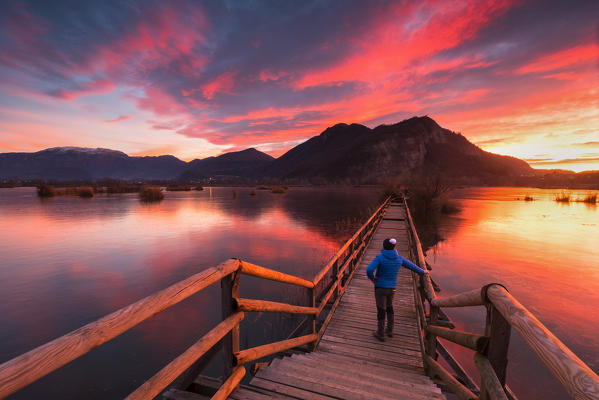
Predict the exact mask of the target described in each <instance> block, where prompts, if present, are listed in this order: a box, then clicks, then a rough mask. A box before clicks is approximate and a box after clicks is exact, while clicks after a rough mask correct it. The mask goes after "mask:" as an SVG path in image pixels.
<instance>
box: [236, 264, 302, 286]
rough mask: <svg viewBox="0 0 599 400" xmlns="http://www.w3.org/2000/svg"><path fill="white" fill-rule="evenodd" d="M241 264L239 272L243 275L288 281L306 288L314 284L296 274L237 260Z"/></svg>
mask: <svg viewBox="0 0 599 400" xmlns="http://www.w3.org/2000/svg"><path fill="white" fill-rule="evenodd" d="M239 262H240V264H241V273H242V274H245V275H252V276H257V277H259V278H264V279H269V280H271V281H277V282H282V283H289V284H291V285H296V286H303V287H307V288H313V287H314V284H313V283H312V282H310V281H307V280H305V279H302V278H298V277H297V276H293V275H289V274H284V273H282V272H279V271H275V270H273V269H269V268H264V267H261V266H259V265H255V264H252V263H249V262H246V261H242V260H240V261H239Z"/></svg>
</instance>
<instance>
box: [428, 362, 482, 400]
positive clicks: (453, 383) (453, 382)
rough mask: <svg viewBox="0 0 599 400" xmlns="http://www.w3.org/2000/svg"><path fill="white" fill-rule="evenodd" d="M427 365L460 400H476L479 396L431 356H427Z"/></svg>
mask: <svg viewBox="0 0 599 400" xmlns="http://www.w3.org/2000/svg"><path fill="white" fill-rule="evenodd" d="M425 362H426V365H427V366H428V367H429V368H430V369H431V370H432V371H433V372H434V373H435V374H436V375H437V376H439V378H441V380H442V381H443V383H445V384H446V385H447V386H449V388H450V389H451V391H452V392H453V393H455V395H456V396H458V397H459V398H460V400H475V399H477V398H478V397H477V396H476V395H475V394H474V393H472V392H471V391H470V390H468V388H467V387H466V386H464V385H462V384H461V383H460V382H459V381H458V380H457V379H456V378H454V376H453V375H452V374H451V373H450V372H449V371H447V370H446V369H445V368H443V366H442V365H441V364H439V363H438V362H437V361H436V360H435V359H433V358H432V357H430V356H426V357H425Z"/></svg>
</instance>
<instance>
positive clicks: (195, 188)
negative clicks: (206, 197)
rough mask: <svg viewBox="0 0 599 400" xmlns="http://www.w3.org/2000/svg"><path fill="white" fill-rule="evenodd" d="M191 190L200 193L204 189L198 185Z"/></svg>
mask: <svg viewBox="0 0 599 400" xmlns="http://www.w3.org/2000/svg"><path fill="white" fill-rule="evenodd" d="M193 190H197V191H202V190H204V188H203V187H202V186H199V185H198V186H196V187H194V188H193Z"/></svg>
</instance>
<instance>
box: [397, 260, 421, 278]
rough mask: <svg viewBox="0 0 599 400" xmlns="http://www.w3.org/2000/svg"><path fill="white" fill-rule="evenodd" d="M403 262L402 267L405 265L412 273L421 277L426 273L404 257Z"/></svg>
mask: <svg viewBox="0 0 599 400" xmlns="http://www.w3.org/2000/svg"><path fill="white" fill-rule="evenodd" d="M401 260H402V261H401V265H403V266H404V267H406V268H409V269H411V270H412V271H414V272H417V273H419V274H420V275H422V274H424V273H425V271H424V270H423V269H422V268H420V267H419V266H418V265H416V264H414V263H412V262H411V261H409V260H406V259H405V258H403V257H402V258H401Z"/></svg>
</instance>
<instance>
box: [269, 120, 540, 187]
mask: <svg viewBox="0 0 599 400" xmlns="http://www.w3.org/2000/svg"><path fill="white" fill-rule="evenodd" d="M424 171H426V173H441V174H443V175H444V176H447V177H449V178H453V179H466V178H467V179H470V178H473V179H476V180H482V181H484V180H485V179H492V180H493V181H497V180H501V179H506V178H511V177H516V176H521V175H530V174H534V170H533V169H532V168H531V167H530V166H529V165H528V164H527V163H526V162H524V161H522V160H519V159H517V158H514V157H507V156H501V155H497V154H493V153H489V152H486V151H483V150H481V149H480V148H478V147H477V146H475V145H474V144H472V143H471V142H469V141H468V140H467V139H466V138H465V137H464V136H462V135H460V134H457V133H454V132H452V131H449V130H447V129H444V128H441V127H440V126H439V125H438V124H437V123H436V122H435V121H434V120H433V119H431V118H429V117H427V116H425V117H413V118H410V119H407V120H404V121H402V122H399V123H397V124H393V125H380V126H378V127H376V128H374V129H370V128H368V127H366V126H363V125H359V124H351V125H346V124H337V125H335V126H333V127H331V128H328V129H326V130H325V131H324V132H323V133H321V134H320V135H319V136H316V137H313V138H311V139H309V140H308V141H306V142H304V143H302V144H300V145H298V146H296V147H294V148H293V149H291V150H289V151H288V152H287V153H285V154H284V155H282V156H281V157H279V158H278V159H276V160H275V161H274V162H273V163H271V164H270V165H269V166H268V168H267V170H266V171H265V175H266V176H270V177H276V178H279V179H286V180H292V181H293V180H298V181H300V180H305V179H317V180H319V181H326V182H341V181H346V182H348V181H349V182H353V183H375V182H381V181H384V180H385V179H387V178H389V177H394V176H400V175H403V176H406V175H410V174H415V173H422V172H424Z"/></svg>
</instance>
